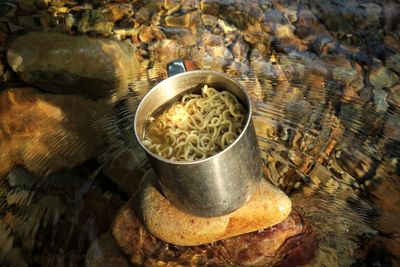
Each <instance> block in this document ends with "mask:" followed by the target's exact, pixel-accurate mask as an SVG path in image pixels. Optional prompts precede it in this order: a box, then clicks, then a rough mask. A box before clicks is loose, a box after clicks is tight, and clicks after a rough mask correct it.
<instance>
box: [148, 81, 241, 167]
mask: <svg viewBox="0 0 400 267" xmlns="http://www.w3.org/2000/svg"><path fill="white" fill-rule="evenodd" d="M156 113H157V114H154V116H151V117H150V118H149V122H148V123H147V126H146V129H145V132H144V136H143V144H144V145H145V146H146V147H147V148H148V149H149V150H150V151H151V152H153V153H154V154H157V155H158V156H161V157H163V158H165V159H169V160H175V161H195V160H201V159H205V158H206V157H210V156H213V155H215V154H217V153H218V152H220V151H222V150H224V149H225V148H227V147H228V146H229V145H231V144H232V143H233V142H234V141H235V140H236V138H237V137H238V136H239V135H240V134H241V132H242V131H243V126H244V122H245V119H246V115H247V111H246V110H245V108H244V107H243V105H242V104H241V103H240V102H239V100H238V99H237V98H236V97H235V96H234V95H232V94H231V93H230V92H229V91H226V90H225V91H221V92H220V91H217V90H216V89H214V88H211V87H208V86H207V85H204V86H203V88H202V89H201V94H197V93H187V94H185V95H183V96H182V97H181V98H180V99H179V100H178V101H176V102H174V103H173V104H172V105H169V104H167V105H166V107H162V108H161V112H156Z"/></svg>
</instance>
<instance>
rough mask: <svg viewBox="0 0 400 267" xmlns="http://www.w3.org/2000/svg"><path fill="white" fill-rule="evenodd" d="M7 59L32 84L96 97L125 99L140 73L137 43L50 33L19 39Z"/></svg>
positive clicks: (20, 75)
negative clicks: (131, 43) (135, 49)
mask: <svg viewBox="0 0 400 267" xmlns="http://www.w3.org/2000/svg"><path fill="white" fill-rule="evenodd" d="M27 43H29V47H28V46H26V44H27ZM7 62H8V64H9V65H10V66H11V68H12V69H13V71H14V72H15V73H17V75H18V76H19V78H20V79H21V80H22V81H24V82H26V83H28V84H31V85H34V86H37V87H39V88H41V89H43V90H45V91H48V92H52V93H56V94H79V95H83V96H87V97H89V98H94V99H97V98H100V97H105V96H109V97H111V96H115V97H117V98H122V97H123V96H125V95H126V94H128V92H129V91H128V88H129V84H130V83H131V82H132V80H133V79H134V78H135V75H136V74H137V72H138V69H137V68H138V62H137V60H136V58H135V54H134V48H133V46H129V45H125V44H123V43H119V42H115V41H112V40H108V39H100V38H88V37H85V36H82V37H73V36H67V35H64V34H59V33H47V32H32V33H28V34H27V35H23V36H21V37H19V38H17V39H16V40H15V41H13V42H12V43H11V45H10V48H9V49H8V51H7Z"/></svg>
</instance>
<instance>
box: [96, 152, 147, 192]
mask: <svg viewBox="0 0 400 267" xmlns="http://www.w3.org/2000/svg"><path fill="white" fill-rule="evenodd" d="M144 157H145V155H144V153H143V151H141V150H140V149H139V148H137V149H135V150H133V149H132V150H124V151H120V153H118V155H117V156H116V157H112V158H108V160H107V161H105V162H104V167H103V173H104V175H105V176H107V178H109V179H110V180H111V181H113V182H114V183H115V184H116V185H117V186H118V188H119V189H120V190H121V191H122V192H124V193H126V194H127V195H128V196H131V195H133V194H134V193H137V192H138V190H139V188H140V183H141V181H142V178H143V176H144V175H145V169H144V168H143V166H141V164H140V162H142V161H143V160H144ZM127 162H129V164H127Z"/></svg>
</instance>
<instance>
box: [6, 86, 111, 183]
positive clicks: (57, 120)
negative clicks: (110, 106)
mask: <svg viewBox="0 0 400 267" xmlns="http://www.w3.org/2000/svg"><path fill="white" fill-rule="evenodd" d="M0 103H1V106H0V121H1V122H2V124H1V125H0V140H1V142H0V162H2V164H1V167H0V177H1V176H2V175H4V174H6V173H8V172H9V171H10V169H11V168H12V167H13V166H14V165H19V166H22V167H24V168H26V169H27V170H29V171H30V172H32V173H34V174H38V175H47V174H50V173H53V172H55V171H58V170H63V169H66V168H72V167H75V166H77V165H79V164H82V163H83V162H85V161H87V160H89V159H91V158H94V157H96V156H97V155H98V154H99V153H100V152H101V150H102V148H103V147H104V144H105V140H106V134H105V132H106V131H107V129H109V126H110V124H108V123H109V120H107V116H108V115H110V114H109V113H107V111H106V110H107V107H106V106H104V105H100V104H97V103H96V102H94V101H92V100H87V99H83V98H82V97H79V96H75V95H67V96H60V95H52V94H43V93H41V92H40V91H39V90H36V89H34V88H13V89H7V90H5V91H2V92H1V93H0Z"/></svg>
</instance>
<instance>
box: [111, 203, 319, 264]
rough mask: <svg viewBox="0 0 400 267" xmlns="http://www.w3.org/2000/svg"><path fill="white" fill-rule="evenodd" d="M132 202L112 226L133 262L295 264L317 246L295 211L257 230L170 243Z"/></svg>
mask: <svg viewBox="0 0 400 267" xmlns="http://www.w3.org/2000/svg"><path fill="white" fill-rule="evenodd" d="M134 204H135V202H134V200H133V199H131V200H130V201H129V202H128V205H125V206H124V207H122V208H121V210H120V211H119V213H118V215H117V217H116V219H115V222H114V226H113V236H114V238H115V240H116V242H117V244H118V246H119V247H120V248H121V249H122V250H123V251H124V253H126V254H127V255H129V256H130V257H131V263H132V264H134V265H139V266H155V265H156V264H159V265H165V266H167V265H171V266H175V265H181V266H208V265H212V266H276V265H279V264H281V263H282V264H286V265H283V266H297V265H300V264H305V263H307V262H308V261H310V260H311V259H312V258H313V257H314V253H315V251H316V248H317V242H316V239H315V236H313V234H312V233H310V232H309V231H308V228H307V227H306V226H305V225H304V222H303V221H302V220H301V218H300V216H299V214H298V213H297V212H295V211H292V213H291V214H290V216H289V217H288V218H287V219H286V220H285V221H283V222H282V223H280V224H278V225H276V226H274V227H271V228H267V229H264V230H260V231H257V232H252V233H248V234H244V235H241V236H236V237H231V238H228V239H225V240H223V241H219V242H216V243H212V244H207V245H202V246H195V247H179V246H171V245H170V244H167V243H164V242H162V241H160V240H158V239H157V238H155V237H154V236H153V235H152V234H150V233H149V232H148V231H147V230H146V229H145V227H144V225H143V224H142V223H141V220H140V219H139V218H138V216H137V214H136V213H135V211H134ZM177 224H179V222H177ZM294 263H297V265H296V264H294Z"/></svg>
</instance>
